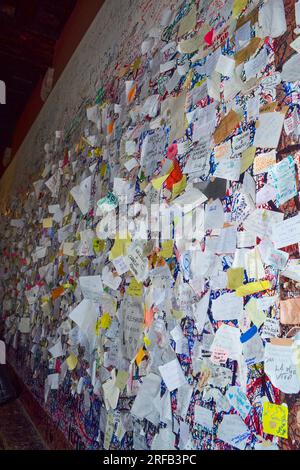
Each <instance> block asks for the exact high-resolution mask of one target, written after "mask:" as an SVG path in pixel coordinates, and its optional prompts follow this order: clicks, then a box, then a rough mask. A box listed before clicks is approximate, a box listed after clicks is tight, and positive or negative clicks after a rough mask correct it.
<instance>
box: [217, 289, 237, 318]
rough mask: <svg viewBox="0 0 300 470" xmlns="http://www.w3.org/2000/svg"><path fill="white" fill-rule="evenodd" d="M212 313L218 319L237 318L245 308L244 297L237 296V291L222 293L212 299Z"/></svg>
mask: <svg viewBox="0 0 300 470" xmlns="http://www.w3.org/2000/svg"><path fill="white" fill-rule="evenodd" d="M211 309H212V314H213V317H214V319H215V320H216V321H217V320H237V319H238V318H239V317H240V314H241V312H242V310H243V299H241V298H239V297H237V296H236V295H235V293H234V292H233V293H228V294H227V293H226V294H223V295H220V296H219V297H218V298H217V299H216V300H213V301H212V306H211Z"/></svg>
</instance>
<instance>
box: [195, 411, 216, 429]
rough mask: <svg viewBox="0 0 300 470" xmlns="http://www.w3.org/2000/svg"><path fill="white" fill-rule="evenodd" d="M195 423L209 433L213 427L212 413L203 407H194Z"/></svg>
mask: <svg viewBox="0 0 300 470" xmlns="http://www.w3.org/2000/svg"><path fill="white" fill-rule="evenodd" d="M195 423H197V424H200V425H201V426H202V427H203V428H205V429H208V430H209V431H211V430H212V427H213V412H212V411H211V410H209V409H207V408H204V407H203V406H199V405H195Z"/></svg>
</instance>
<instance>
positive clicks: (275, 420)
mask: <svg viewBox="0 0 300 470" xmlns="http://www.w3.org/2000/svg"><path fill="white" fill-rule="evenodd" d="M288 414H289V410H288V407H287V406H286V405H276V404H275V403H269V402H264V404H263V415H262V422H263V431H264V432H265V433H266V434H271V435H272V436H278V437H283V438H285V439H287V438H288Z"/></svg>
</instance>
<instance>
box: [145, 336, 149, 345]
mask: <svg viewBox="0 0 300 470" xmlns="http://www.w3.org/2000/svg"><path fill="white" fill-rule="evenodd" d="M144 343H145V345H146V346H150V344H151V341H150V339H148V338H147V336H144Z"/></svg>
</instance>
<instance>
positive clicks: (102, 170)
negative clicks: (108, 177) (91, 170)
mask: <svg viewBox="0 0 300 470" xmlns="http://www.w3.org/2000/svg"><path fill="white" fill-rule="evenodd" d="M105 173H106V163H103V164H102V165H101V167H100V176H101V177H102V178H104V176H105Z"/></svg>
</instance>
